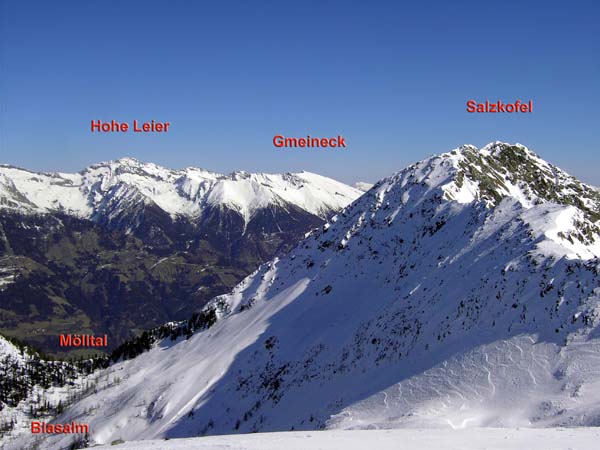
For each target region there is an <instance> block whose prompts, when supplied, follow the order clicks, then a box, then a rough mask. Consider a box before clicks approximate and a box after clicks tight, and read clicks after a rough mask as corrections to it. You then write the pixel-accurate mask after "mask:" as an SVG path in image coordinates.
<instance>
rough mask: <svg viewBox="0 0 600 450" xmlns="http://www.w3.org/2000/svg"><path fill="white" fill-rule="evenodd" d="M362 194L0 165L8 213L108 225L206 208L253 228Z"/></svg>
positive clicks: (123, 163)
mask: <svg viewBox="0 0 600 450" xmlns="http://www.w3.org/2000/svg"><path fill="white" fill-rule="evenodd" d="M358 195H359V192H357V190H356V189H354V188H352V187H350V186H347V185H345V184H343V183H339V182H337V181H334V180H332V179H330V178H326V177H323V176H320V175H317V174H314V173H310V172H302V173H296V174H291V173H287V174H264V173H247V172H243V171H241V172H234V173H231V174H229V175H221V174H218V173H213V172H209V171H207V170H204V169H198V168H195V167H189V168H186V169H183V170H171V169H166V168H164V167H160V166H158V165H156V164H152V163H143V162H140V161H138V160H136V159H133V158H122V159H119V160H116V161H110V162H106V163H100V164H96V165H93V166H90V167H88V168H87V169H85V170H83V171H82V172H79V173H76V174H68V173H37V172H30V171H27V170H24V169H20V168H16V167H12V166H7V165H3V166H0V207H1V208H12V209H18V210H19V211H20V212H23V211H26V212H38V213H45V212H57V211H60V212H64V213H66V214H70V215H74V216H77V217H80V218H88V219H95V220H107V221H109V222H110V221H112V220H114V219H115V218H117V217H119V216H120V215H122V214H130V212H131V210H132V208H139V207H140V206H142V205H146V206H148V205H155V206H157V207H158V208H159V209H160V210H162V211H164V212H166V213H168V214H169V215H171V217H173V218H175V217H177V216H183V217H188V218H198V217H200V216H201V215H202V213H203V212H204V211H205V210H206V209H210V208H215V207H216V208H223V207H227V208H229V209H231V210H233V211H236V212H238V213H239V214H240V216H241V217H242V218H243V219H244V221H245V223H248V222H249V221H250V220H251V219H252V217H253V216H254V215H255V214H256V213H257V212H258V211H260V210H262V209H265V208H268V207H269V206H279V207H283V208H285V207H288V206H289V205H293V206H294V207H297V208H300V209H302V210H304V211H306V212H307V213H310V214H313V215H315V216H318V217H321V218H327V216H328V215H329V214H330V213H331V212H333V211H336V210H338V209H340V208H342V207H344V206H346V205H347V204H348V203H350V202H351V201H353V200H355V199H356V198H357V197H358Z"/></svg>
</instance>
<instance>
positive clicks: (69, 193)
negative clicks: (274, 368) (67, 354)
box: [0, 158, 361, 353]
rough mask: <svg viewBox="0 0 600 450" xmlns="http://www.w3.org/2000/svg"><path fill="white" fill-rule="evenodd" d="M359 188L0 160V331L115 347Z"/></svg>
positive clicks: (143, 166)
mask: <svg viewBox="0 0 600 450" xmlns="http://www.w3.org/2000/svg"><path fill="white" fill-rule="evenodd" d="M359 195H361V192H360V191H358V190H356V189H354V188H352V187H350V186H347V185H345V184H342V183H339V182H337V181H334V180H332V179H329V178H326V177H322V176H319V175H316V174H313V173H308V172H302V173H297V174H291V173H287V174H280V175H277V174H263V173H258V174H251V173H246V172H234V173H232V174H229V175H221V174H217V173H212V172H209V171H206V170H203V169H198V168H187V169H183V170H170V169H166V168H164V167H160V166H157V165H155V164H151V163H142V162H140V161H137V160H135V159H131V158H123V159H120V160H117V161H111V162H107V163H101V164H96V165H93V166H90V167H88V168H87V169H85V170H83V171H82V172H80V173H76V174H67V173H37V172H30V171H27V170H24V169H20V168H16V167H12V166H7V165H4V166H0V332H2V333H5V334H7V335H11V336H14V337H18V338H20V339H24V340H26V341H27V342H28V343H30V344H34V345H36V346H37V347H39V348H41V349H42V350H44V351H46V352H53V353H56V352H59V351H61V349H59V348H58V337H57V336H58V334H59V333H89V334H104V333H107V334H108V342H109V347H110V348H114V346H116V345H118V344H119V343H121V342H122V341H124V340H125V339H128V338H131V337H132V336H133V335H134V334H136V333H138V332H140V331H142V330H144V329H146V328H151V327H153V326H156V325H159V324H162V323H164V322H166V321H170V320H179V319H186V318H188V317H189V316H190V315H191V313H192V312H194V311H195V310H197V309H198V308H199V307H202V306H203V305H204V304H205V303H206V302H207V301H208V300H209V299H211V298H213V297H214V296H215V295H218V294H222V293H225V292H227V291H228V290H229V289H231V288H232V287H233V286H234V285H235V284H236V283H238V282H239V281H240V280H241V279H242V278H243V277H244V276H246V275H248V274H249V273H251V272H252V271H253V270H255V269H256V268H257V267H258V265H259V264H260V263H262V262H265V261H267V260H269V259H271V258H273V257H274V256H276V255H279V254H283V253H285V251H286V250H288V249H289V248H290V247H291V246H292V245H294V244H295V243H296V242H297V241H298V240H299V239H300V238H302V237H303V236H304V234H305V233H306V232H308V231H309V230H310V229H312V228H314V227H317V226H320V225H321V224H322V223H323V221H324V220H325V219H326V218H327V217H328V216H330V215H332V214H334V213H335V212H336V211H338V210H339V209H341V208H342V207H344V206H346V205H348V204H349V203H350V202H352V201H353V200H355V199H356V198H357V197H358V196H359ZM63 351H64V349H63Z"/></svg>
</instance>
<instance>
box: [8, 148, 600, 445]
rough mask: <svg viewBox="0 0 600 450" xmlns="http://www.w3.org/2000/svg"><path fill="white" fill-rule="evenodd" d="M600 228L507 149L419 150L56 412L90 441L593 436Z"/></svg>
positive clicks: (585, 197)
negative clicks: (469, 432)
mask: <svg viewBox="0 0 600 450" xmlns="http://www.w3.org/2000/svg"><path fill="white" fill-rule="evenodd" d="M599 219H600V194H599V193H598V192H597V191H596V190H594V189H592V188H591V187H589V186H587V185H585V184H584V183H581V182H580V181H578V180H577V179H575V178H573V177H571V176H569V175H568V174H566V173H565V172H563V171H561V170H560V169H558V168H557V167H555V166H553V165H551V164H549V163H547V162H545V161H544V160H542V159H541V158H540V157H538V156H537V155H536V154H535V153H533V152H532V151H530V150H529V149H527V148H526V147H524V146H522V145H518V144H517V145H511V144H505V143H500V142H495V143H492V144H489V145H487V146H485V147H484V148H482V149H478V148H476V147H473V146H463V147H460V148H458V149H455V150H453V151H450V152H448V153H444V154H442V155H440V156H435V157H431V158H428V159H426V160H424V161H421V162H418V163H416V164H413V165H411V166H409V167H407V168H406V169H404V170H402V171H400V172H398V173H397V174H395V175H393V176H391V177H389V178H385V179H383V180H381V181H379V182H378V183H377V184H375V186H373V188H371V189H370V190H369V191H368V192H367V193H366V194H365V195H363V196H362V197H360V198H359V199H358V200H357V201H355V202H354V203H352V204H351V205H350V206H348V207H346V208H344V209H342V210H341V211H340V212H339V213H338V214H337V215H335V216H333V217H332V218H330V220H328V221H327V223H325V224H324V225H323V226H321V227H319V229H318V230H315V231H314V232H312V233H310V234H309V235H308V236H307V237H306V238H305V239H303V240H301V241H300V242H299V244H298V245H297V246H296V247H295V248H293V249H292V250H291V251H290V252H289V253H287V254H286V255H283V256H281V257H276V258H274V259H273V260H271V261H270V262H268V263H266V264H263V265H262V266H261V267H260V268H259V269H258V270H256V271H255V272H254V273H252V274H251V275H249V276H248V277H247V278H245V279H244V280H243V281H242V282H241V283H239V284H238V285H237V286H236V287H235V288H234V289H233V290H232V291H231V292H230V293H229V294H226V295H220V296H217V297H215V298H214V299H213V300H211V301H210V302H209V303H208V304H207V305H206V306H205V307H204V308H203V310H202V313H201V315H202V317H204V318H205V320H204V321H203V322H202V326H200V327H196V328H194V329H193V330H191V329H189V323H188V331H189V332H188V333H187V334H183V335H181V336H180V337H175V338H174V340H170V339H159V340H158V341H156V342H155V343H154V345H151V346H150V347H151V348H150V350H148V351H146V352H143V353H141V354H140V355H139V356H137V357H135V358H133V359H130V360H127V361H121V362H118V363H116V364H114V365H112V366H111V367H110V368H108V369H106V370H103V371H100V372H97V373H95V374H94V376H95V377H96V379H97V380H100V382H99V383H97V384H96V385H95V387H94V392H93V393H89V394H88V395H85V396H84V397H83V398H82V399H81V400H78V401H74V402H71V404H70V405H69V406H68V407H67V408H66V409H65V411H64V413H62V414H60V415H58V417H57V418H56V419H55V421H56V423H67V422H70V421H71V420H74V421H77V422H85V423H89V425H90V429H91V432H90V436H89V442H90V444H96V443H111V442H121V441H123V440H124V441H128V440H141V439H158V438H177V437H192V436H200V435H209V434H227V433H243V432H256V431H285V430H315V429H323V428H344V429H355V428H400V427H452V428H465V427H471V426H491V427H505V426H511V427H544V426H578V425H589V426H597V425H598V424H600V394H598V392H599V391H598V386H599V385H600V357H599V356H598V355H600V275H599V273H600V262H599V259H598V257H599V255H600V229H599V228H598V224H599ZM23 436H24V437H23V440H19V439H17V440H16V441H14V442H13V443H11V444H10V445H9V446H8V448H12V447H11V445H14V448H18V446H19V445H21V446H24V445H29V444H31V443H32V440H31V439H30V438H29V436H28V435H27V434H24V435H23ZM69 439H72V438H70V437H65V436H59V437H52V438H49V439H43V438H40V442H39V445H43V446H44V448H49V449H51V448H62V447H64V446H66V445H69V443H70V440H69Z"/></svg>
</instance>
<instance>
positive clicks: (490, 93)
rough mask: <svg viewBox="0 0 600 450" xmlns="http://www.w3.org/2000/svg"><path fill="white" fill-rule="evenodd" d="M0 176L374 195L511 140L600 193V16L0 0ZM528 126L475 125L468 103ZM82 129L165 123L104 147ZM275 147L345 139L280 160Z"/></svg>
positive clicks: (487, 121)
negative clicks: (16, 171)
mask: <svg viewBox="0 0 600 450" xmlns="http://www.w3.org/2000/svg"><path fill="white" fill-rule="evenodd" d="M0 4H1V6H0V46H1V47H0V52H1V53H0V148H1V151H0V162H3V163H10V164H15V165H18V166H22V167H26V168H30V169H33V170H48V171H54V170H61V171H77V170H80V169H82V168H83V167H85V166H86V165H88V164H90V163H94V162H98V161H103V160H108V159H114V158H118V157H121V156H133V157H136V158H138V159H141V160H144V161H153V162H156V163H159V164H162V165H166V166H168V167H173V168H180V167H185V166H199V167H204V168H207V169H210V170H215V171H221V172H229V171H231V170H235V169H244V170H248V171H268V172H281V171H299V170H310V171H314V172H318V173H322V174H325V175H329V176H332V177H334V178H337V179H340V180H342V181H346V182H354V181H357V180H368V181H376V180H377V179H379V178H381V177H383V176H387V175H389V174H391V173H393V172H395V171H396V170H399V169H401V168H403V167H404V166H406V165H407V164H410V163H412V162H414V161H416V160H419V159H422V158H424V157H427V156H429V155H431V154H434V153H440V152H442V151H446V150H449V149H451V148H454V147H456V146H459V145H460V144H463V143H472V144H475V145H478V146H482V145H484V144H486V143H488V142H490V141H493V140H504V141H509V142H521V143H523V144H525V145H528V146H529V147H531V148H532V149H533V150H535V151H536V152H538V153H539V154H540V155H541V156H542V157H544V158H545V159H547V160H549V161H551V162H553V163H555V164H557V165H559V166H561V167H562V168H564V169H566V170H567V171H569V172H571V173H572V174H574V175H577V176H579V177H580V178H582V179H583V180H585V181H587V182H590V183H594V184H597V185H600V171H599V170H598V168H599V167H600V145H599V143H598V134H599V133H598V132H599V130H600V113H599V108H600V6H599V5H600V2H594V1H590V2H576V1H574V2H552V1H546V2H522V1H518V2H517V1H514V2H513V1H502V2H500V1H496V2H482V1H477V2H464V1H456V2H448V1H439V2H434V1H420V2H417V1H415V2H399V1H398V2H382V1H379V2H378V1H372V2H367V1H339V2H338V1H302V2H300V1H298V2H290V1H265V2H262V1H256V2H248V1H239V2H230V1H219V2H216V1H215V2H203V1H169V2H166V1H127V2H117V1H102V2H91V1H71V2H69V1H57V2H47V1H39V2H31V1H26V0H25V1H16V0H13V1H8V0H0ZM471 98H473V99H479V100H485V99H490V100H497V99H502V100H504V101H514V100H515V99H517V98H519V99H524V100H528V99H532V100H533V102H534V112H533V114H520V115H509V114H507V115H494V114H488V115H482V114H468V113H467V112H466V111H465V107H466V106H465V104H466V101H467V100H468V99H471ZM91 119H102V120H110V119H115V120H121V121H129V122H132V121H133V119H138V120H150V119H156V120H162V121H169V122H171V123H172V128H171V130H170V131H169V133H167V134H165V135H140V134H138V133H136V134H126V135H103V134H92V133H90V131H89V123H90V120H91ZM275 134H284V135H288V136H304V135H306V134H311V135H313V136H329V135H333V136H337V135H338V134H341V135H343V136H344V137H345V138H346V141H347V144H348V148H347V149H345V150H335V151H332V150H325V151H324V150H307V149H295V150H281V149H276V148H274V147H273V145H272V138H273V136H274V135H275Z"/></svg>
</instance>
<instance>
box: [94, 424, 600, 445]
mask: <svg viewBox="0 0 600 450" xmlns="http://www.w3.org/2000/svg"><path fill="white" fill-rule="evenodd" d="M598 439H600V428H512V429H511V428H503V429H500V428H471V429H468V430H448V429H435V430H434V429H403V430H360V431H341V430H334V431H306V432H284V433H254V434H237V435H224V436H209V437H202V438H192V439H171V440H168V441H165V440H156V441H137V442H126V443H124V444H120V445H116V446H111V445H107V446H102V447H95V448H97V449H98V450H102V449H118V450H188V449H190V450H191V449H194V450H204V449H206V450H209V449H210V450H221V449H227V450H281V449H285V450H306V449H319V450H338V449H339V450H342V449H343V450H355V449H356V450H358V449H361V450H362V449H377V450H386V449H402V450H440V449H444V450H471V449H473V450H475V449H477V450H537V449H539V450H592V449H597V448H598Z"/></svg>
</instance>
